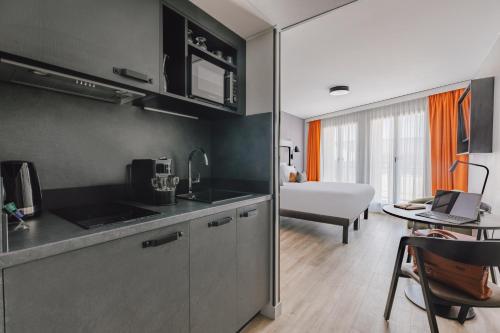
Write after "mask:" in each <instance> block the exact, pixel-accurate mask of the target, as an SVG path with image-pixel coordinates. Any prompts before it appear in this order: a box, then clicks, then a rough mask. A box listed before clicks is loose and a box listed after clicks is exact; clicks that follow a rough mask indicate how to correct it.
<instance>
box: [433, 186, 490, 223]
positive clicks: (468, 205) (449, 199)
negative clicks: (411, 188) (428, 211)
mask: <svg viewBox="0 0 500 333" xmlns="http://www.w3.org/2000/svg"><path fill="white" fill-rule="evenodd" d="M480 204H481V194H478V193H466V192H456V191H443V190H438V191H437V192H436V196H435V197H434V202H433V203H432V211H434V212H441V213H446V214H450V215H455V216H461V217H467V218H470V219H476V218H477V215H478V213H479V205H480Z"/></svg>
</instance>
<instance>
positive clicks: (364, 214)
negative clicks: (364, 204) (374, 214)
mask: <svg viewBox="0 0 500 333" xmlns="http://www.w3.org/2000/svg"><path fill="white" fill-rule="evenodd" d="M363 217H364V219H365V220H368V208H367V209H365V212H364V213H363Z"/></svg>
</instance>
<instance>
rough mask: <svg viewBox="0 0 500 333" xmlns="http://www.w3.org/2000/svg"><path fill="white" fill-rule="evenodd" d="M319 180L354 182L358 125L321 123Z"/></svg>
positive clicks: (354, 123)
mask: <svg viewBox="0 0 500 333" xmlns="http://www.w3.org/2000/svg"><path fill="white" fill-rule="evenodd" d="M321 125H322V126H321V127H322V128H321V157H322V158H321V173H322V174H321V180H322V181H326V182H349V183H355V182H356V180H357V179H356V178H357V177H356V175H357V162H358V161H357V155H358V124H357V123H356V122H347V123H338V124H335V123H334V122H332V121H328V120H325V121H322V122H321Z"/></svg>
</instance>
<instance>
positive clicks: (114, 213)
mask: <svg viewBox="0 0 500 333" xmlns="http://www.w3.org/2000/svg"><path fill="white" fill-rule="evenodd" d="M52 213H54V214H55V215H57V216H59V217H62V218H63V219H65V220H68V221H70V222H72V223H75V224H77V225H79V226H80V227H82V228H84V229H91V228H97V227H101V226H104V225H108V224H113V223H120V222H127V221H131V220H135V219H138V218H141V217H146V216H152V215H157V214H160V213H158V212H154V211H152V210H148V209H143V208H139V207H135V206H131V205H126V204H121V203H116V202H112V203H105V204H93V205H85V206H77V207H65V208H61V209H56V210H52Z"/></svg>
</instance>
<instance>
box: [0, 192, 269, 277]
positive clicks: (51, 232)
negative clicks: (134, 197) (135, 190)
mask: <svg viewBox="0 0 500 333" xmlns="http://www.w3.org/2000/svg"><path fill="white" fill-rule="evenodd" d="M271 198H272V196H271V195H265V194H264V195H263V194H254V195H252V196H251V197H245V198H239V199H238V198H236V199H234V200H231V201H226V202H223V203H218V204H208V203H203V202H196V201H189V200H181V199H179V201H178V204H177V205H174V206H148V205H144V204H141V203H137V202H127V204H132V205H134V206H137V207H142V208H146V209H149V210H152V211H156V212H159V213H160V214H158V215H154V216H149V217H145V218H141V219H136V220H132V221H130V222H123V223H116V224H111V225H107V226H103V227H99V228H95V229H88V230H87V229H83V228H81V227H79V226H78V225H76V224H73V223H71V222H69V221H66V220H64V219H62V218H60V217H58V216H56V215H54V214H51V213H50V212H44V213H43V214H42V216H41V217H39V218H36V219H32V220H29V221H28V222H27V224H28V225H29V226H30V229H29V230H28V231H16V232H10V233H9V251H8V252H3V253H0V268H6V267H9V266H14V265H18V264H22V263H25V262H29V261H33V260H37V259H41V258H45V257H49V256H53V255H56V254H60V253H64V252H68V251H73V250H77V249H81V248H84V247H88V246H92V245H96V244H99V243H104V242H108V241H111V240H115V239H118V238H123V237H127V236H131V235H134V234H138V233H141V232H146V231H150V230H154V229H158V228H162V227H167V226H170V225H173V224H176V223H180V222H186V221H189V220H192V219H196V218H199V217H203V216H208V215H212V214H217V213H220V212H224V211H226V210H231V209H236V208H239V207H243V206H247V205H252V204H256V203H259V202H263V201H267V200H270V199H271Z"/></svg>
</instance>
